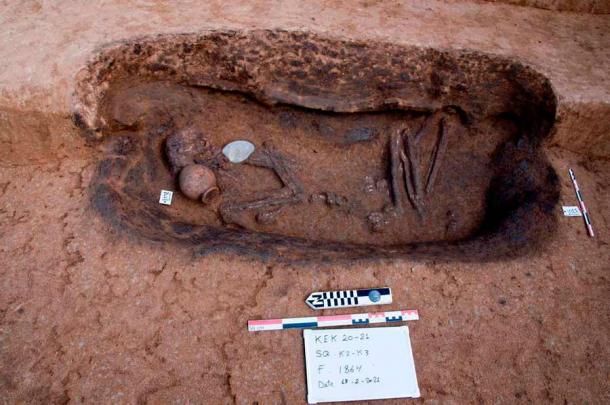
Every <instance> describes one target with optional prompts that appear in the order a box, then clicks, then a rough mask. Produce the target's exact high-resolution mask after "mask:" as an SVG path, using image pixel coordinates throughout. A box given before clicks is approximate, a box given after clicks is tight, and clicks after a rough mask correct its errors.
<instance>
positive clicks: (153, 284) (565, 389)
mask: <svg viewBox="0 0 610 405" xmlns="http://www.w3.org/2000/svg"><path fill="white" fill-rule="evenodd" d="M26 3H27V4H26ZM118 3H119V2H117V4H118ZM262 3H263V2H260V3H258V2H257V4H259V9H258V10H256V7H254V9H255V10H254V11H253V12H252V14H253V16H250V14H248V13H246V11H248V10H246V11H244V10H242V8H243V7H242V8H240V7H238V6H236V5H235V4H232V6H227V9H225V10H224V11H223V10H221V11H219V10H218V9H217V8H218V7H215V6H217V4H216V3H214V5H215V6H214V7H213V5H206V7H202V9H204V8H205V10H204V11H201V10H199V11H197V10H195V11H193V13H190V14H193V16H190V17H189V18H190V20H188V21H190V22H188V23H186V22H181V21H183V20H182V19H181V17H180V15H179V13H175V12H173V11H172V10H168V9H167V7H166V8H164V7H163V6H162V5H160V4H156V5H155V6H154V7H153V6H145V5H143V4H139V5H138V10H139V11H138V13H136V14H137V15H136V17H134V15H132V16H131V17H132V18H131V19H130V18H128V17H129V16H128V15H127V14H125V15H124V16H121V19H119V20H117V19H116V18H110V17H109V16H110V15H111V14H112V13H111V12H109V11H108V10H107V9H104V10H100V9H94V8H93V7H92V6H87V5H83V4H80V5H78V6H75V7H74V8H72V9H70V8H69V7H66V8H65V9H64V12H63V13H62V12H61V11H62V10H61V7H59V6H53V7H49V5H48V4H45V5H41V4H40V3H38V2H24V7H22V8H19V9H16V8H15V7H14V6H8V5H4V6H3V7H5V10H6V11H7V13H6V14H5V20H4V22H5V23H6V24H7V25H6V26H8V27H9V28H7V29H5V30H3V32H2V33H1V34H2V35H1V36H0V43H2V44H10V46H8V45H7V46H0V56H2V57H3V58H2V60H3V61H8V62H5V63H6V64H7V66H8V67H7V69H2V72H0V104H1V106H2V108H1V109H0V130H1V131H0V141H1V142H2V145H3V150H2V151H0V237H1V240H2V242H1V244H0V263H2V266H0V402H2V403H6V404H12V403H68V402H70V403H151V404H155V403H189V402H190V403H213V404H217V403H220V404H225V403H239V404H253V403H260V404H275V403H280V404H282V403H284V404H292V403H304V402H305V400H306V390H305V374H304V359H303V345H302V336H301V332H299V331H295V330H293V331H280V332H268V333H257V334H253V333H249V332H248V331H247V329H246V322H247V320H249V319H259V318H272V317H288V316H306V315H309V314H311V311H310V310H309V309H308V307H307V306H306V305H305V303H304V299H305V298H306V297H307V295H308V294H309V293H310V292H311V291H315V290H328V289H347V288H360V287H363V288H364V287H371V286H380V285H387V286H390V287H392V288H393V293H394V300H395V304H394V305H393V306H392V307H393V308H413V309H418V310H419V313H420V317H421V319H420V320H419V321H416V322H412V323H410V332H411V339H412V345H413V350H414V357H415V364H416V368H417V373H418V380H419V384H420V389H421V392H422V398H421V399H420V400H414V401H413V402H416V403H429V404H438V403H473V402H479V403H492V402H493V403H590V404H604V403H609V402H610V389H609V386H610V338H609V336H610V319H609V317H610V311H609V307H608V302H609V300H610V284H609V282H608V270H609V269H610V249H609V243H610V234H609V232H608V230H609V220H610V198H608V195H609V193H608V190H609V188H610V161H608V160H607V156H606V158H598V159H592V158H590V156H591V154H585V153H576V152H574V151H569V150H567V149H566V148H565V147H564V148H562V147H559V146H556V145H557V144H561V145H563V146H569V147H571V148H572V149H573V150H580V151H581V152H583V151H586V152H590V148H588V147H585V146H583V144H584V143H586V142H585V141H582V142H581V141H579V139H575V141H574V142H568V141H569V140H571V139H573V134H575V133H577V132H575V131H574V130H575V129H582V131H583V132H582V133H586V132H587V131H589V132H588V133H590V134H593V135H595V134H603V133H604V132H603V131H604V128H608V127H609V126H610V122H609V121H608V120H607V114H606V113H607V111H608V100H609V98H608V94H609V93H608V87H607V81H604V80H605V79H603V76H604V74H603V71H604V66H606V67H607V66H608V64H609V63H610V60H609V59H607V57H606V56H605V55H607V47H604V46H603V44H604V43H606V42H607V39H605V40H604V39H603V36H600V32H603V28H604V27H607V26H610V25H609V24H610V20H608V19H603V18H602V17H599V16H595V17H590V18H592V19H591V20H587V18H589V17H585V16H576V17H569V18H568V17H566V15H561V16H559V15H558V14H553V13H547V12H542V11H539V10H534V11H532V14H527V13H528V9H526V8H520V7H515V8H511V7H510V6H501V7H500V6H498V8H494V7H495V6H494V7H492V6H489V7H487V6H485V7H483V6H475V5H470V4H467V6H464V8H460V7H459V6H456V2H450V4H449V5H448V6H447V8H444V6H443V5H442V4H441V2H431V4H432V5H431V6H430V7H432V8H434V10H436V11H438V10H441V11H440V13H441V14H442V13H447V15H455V16H456V19H455V20H454V22H451V21H449V20H451V19H449V20H448V21H447V22H446V24H447V26H448V28H447V30H446V31H442V30H439V31H434V30H425V29H422V26H426V24H428V26H431V25H434V24H437V25H436V26H438V24H440V22H439V21H441V20H440V19H438V21H436V22H435V23H432V22H431V20H433V19H434V18H432V17H430V16H431V14H430V13H428V12H427V11H423V9H421V6H418V5H413V4H415V3H413V4H410V5H408V6H405V7H404V8H399V7H398V8H397V7H394V6H392V5H387V4H373V5H371V6H370V7H371V8H372V11H371V10H369V12H371V13H373V14H374V15H376V16H377V17H379V18H378V19H377V20H376V22H374V23H373V22H368V23H367V22H366V21H369V20H370V18H368V17H367V16H366V13H363V12H362V11H357V12H354V13H353V14H352V13H349V12H347V11H346V10H345V9H341V7H339V6H338V5H337V4H338V3H333V4H331V5H329V6H325V7H321V6H320V5H319V4H318V5H314V2H312V3H310V5H309V6H307V7H305V6H302V7H303V8H304V9H300V10H298V11H299V12H298V13H297V12H296V11H295V10H297V9H298V7H296V6H294V7H295V9H293V10H292V11H286V8H279V9H274V10H275V11H274V13H275V14H273V16H275V17H277V20H276V22H275V23H274V24H275V25H282V26H286V27H288V28H290V27H294V26H298V25H304V24H305V23H304V22H303V21H305V20H307V21H309V22H308V24H311V17H313V16H318V15H319V14H320V15H321V16H320V17H319V21H318V23H317V24H320V26H322V27H323V29H324V30H326V31H331V32H336V33H339V34H341V35H356V36H357V35H360V34H358V32H359V31H362V30H363V28H362V27H365V28H366V29H368V30H369V31H368V32H370V33H371V34H370V35H372V36H379V37H380V38H384V39H388V38H391V37H392V36H393V35H395V36H401V35H403V37H402V38H403V39H402V40H403V41H406V40H405V37H404V35H408V34H409V35H410V33H414V32H422V34H414V35H415V37H416V38H415V39H414V41H415V42H418V41H419V42H420V43H423V44H428V45H433V46H434V45H437V46H438V45H439V44H446V45H447V46H458V47H460V46H473V47H475V48H476V47H479V48H481V49H482V50H483V51H493V50H495V51H497V52H498V53H502V54H506V55H513V54H515V53H517V54H518V56H519V57H523V58H525V59H527V58H530V59H529V60H534V62H533V64H534V65H536V66H539V67H541V70H542V71H543V73H545V74H548V75H549V76H550V77H551V79H552V82H553V85H554V88H555V90H557V91H558V93H559V95H560V99H561V100H562V102H563V104H561V105H560V114H562V112H563V113H565V112H566V111H568V112H569V111H572V112H573V111H580V112H582V114H580V113H578V114H576V113H574V114H572V115H570V114H567V117H568V118H567V119H566V120H565V121H563V122H561V127H560V128H561V129H560V130H561V131H563V132H560V133H559V134H558V135H557V136H558V138H555V141H557V142H551V144H553V145H554V146H550V145H547V146H546V147H545V151H546V153H547V155H548V157H549V160H550V161H551V164H552V165H553V167H554V168H555V170H556V171H557V173H558V174H559V176H560V182H561V193H562V196H561V203H562V204H565V205H576V198H575V196H574V192H573V189H572V185H571V182H570V180H569V177H568V175H567V169H568V167H571V168H573V169H574V170H575V172H576V175H577V176H578V180H579V183H580V186H581V189H582V192H583V194H584V197H585V199H586V201H587V205H588V208H589V211H590V212H591V218H592V221H593V226H594V229H595V230H596V232H597V235H596V237H595V238H590V237H588V236H587V234H586V230H585V227H584V224H583V221H582V219H581V218H566V217H563V216H561V213H560V212H559V207H558V211H557V215H558V217H559V229H558V230H557V233H556V234H555V235H553V236H552V238H551V240H549V242H548V244H547V246H546V247H545V248H544V249H543V250H540V251H537V252H535V253H534V254H531V255H529V256H526V257H521V258H518V259H514V260H505V261H497V262H490V263H462V262H457V261H456V262H435V261H432V260H431V261H413V260H408V259H396V260H391V261H390V260H386V261H377V262H371V261H368V262H367V261H353V262H351V263H334V264H308V265H300V266H296V265H288V264H282V263H276V262H272V261H269V262H263V261H260V260H253V259H251V258H250V257H240V256H234V255H228V254H211V255H208V256H204V257H195V256H193V254H192V250H191V249H187V248H181V247H179V246H175V245H172V246H167V245H163V244H158V243H154V242H150V241H143V240H138V239H133V238H130V237H129V236H127V235H125V234H124V233H121V232H119V231H117V230H116V229H113V228H111V227H109V226H108V224H106V223H105V222H104V221H102V220H101V218H100V217H99V216H98V215H97V214H96V213H95V211H94V210H93V209H92V208H91V206H90V196H89V193H88V186H89V184H90V182H91V180H92V178H93V176H94V171H95V169H96V165H97V162H98V161H97V159H98V158H97V157H96V154H95V150H94V149H92V148H90V147H88V146H87V145H85V143H84V140H83V139H82V138H79V137H76V136H74V135H75V133H76V131H75V129H74V128H73V126H72V124H71V123H70V121H69V117H70V114H69V94H70V91H71V90H72V88H73V82H72V79H73V76H74V74H75V73H76V71H77V69H78V68H80V67H82V64H83V61H84V60H85V59H86V57H87V56H88V55H90V53H91V52H92V49H94V48H95V47H96V46H98V45H99V44H100V43H105V42H108V41H110V40H117V39H120V38H121V37H128V36H130V35H136V34H145V33H150V32H154V31H155V29H156V28H155V27H159V26H161V25H164V24H165V25H164V26H165V27H170V28H166V29H168V30H175V31H187V30H188V31H192V30H195V29H198V28H202V26H204V28H210V27H214V26H227V25H231V26H240V25H245V26H252V25H256V23H254V22H252V21H254V20H256V18H259V19H260V21H263V20H264V19H265V18H267V17H262V16H263V15H264V14H265V10H267V9H268V7H262V6H260V4H262ZM380 3H383V2H380ZM57 4H59V3H57ZM210 4H212V2H210ZM316 4H317V3H316ZM25 5H27V6H28V7H25ZM119 6H120V7H124V5H119ZM283 7H287V8H289V7H288V6H283ZM478 7H481V8H480V9H479V8H478ZM102 8H103V7H102ZM208 8H215V11H214V12H213V14H214V15H215V17H209V18H208V20H205V21H204V22H203V23H198V22H193V19H195V17H197V16H198V14H197V13H198V12H200V13H204V12H205V11H207V9H208ZM229 9H230V10H229ZM321 9H328V10H329V11H328V13H327V14H324V15H322V13H320V10H321ZM407 9H409V10H407ZM83 10H85V11H87V12H86V13H83V14H82V18H81V19H70V18H67V19H66V18H65V16H66V15H68V16H71V15H72V13H76V12H78V11H83ZM249 10H250V9H249ZM413 10H415V11H413ZM498 10H503V11H507V10H508V12H507V13H498ZM250 11H251V10H250ZM250 11H248V12H250ZM115 12H116V11H115ZM104 13H106V14H104ZM231 13H233V14H231ZM299 13H301V14H302V15H300V16H298V15H296V14H299ZM452 13H453V14H452ZM544 13H547V14H544ZM204 14H205V13H204ZM246 14H247V17H244V15H246ZM500 14H501V15H502V18H501V19H502V20H503V22H500V26H499V27H496V23H497V22H498V21H497V20H499V19H500V17H498V15H500ZM151 15H154V16H156V18H154V19H153V18H150V16H151ZM405 15H408V16H410V18H411V20H410V21H419V23H418V24H422V25H418V24H414V25H413V24H410V25H409V26H408V27H406V28H405V29H404V30H403V29H402V28H400V27H399V26H398V25H395V24H393V22H396V20H395V19H394V18H398V17H401V18H402V17H404V16H405ZM43 16H44V17H45V18H43ZM273 16H272V17H273ZM422 16H423V17H422ZM473 16H475V17H474V18H473ZM494 16H495V17H494ZM94 17H99V19H96V18H94ZM348 17H349V18H348ZM382 17H383V18H382ZM420 17H421V19H418V18H420ZM123 18H124V19H125V20H123ZM202 18H203V17H202ZM214 18H215V19H216V20H214ZM405 18H406V17H405ZM468 18H473V21H475V20H476V21H477V22H476V24H478V25H477V26H476V27H475V26H474V25H476V24H474V23H473V26H471V27H470V28H468V29H467V30H464V31H460V33H461V34H460V35H451V29H452V27H453V28H455V27H456V24H457V25H459V22H460V21H462V22H463V21H464V19H466V20H468ZM87 19H89V20H87ZM349 19H351V20H350V22H349V23H346V21H345V20H349ZM524 19H525V20H527V19H529V23H531V24H532V25H531V26H537V28H536V29H535V30H531V29H530V30H526V29H524V26H523V25H519V24H522V23H517V22H516V21H522V20H524ZM40 21H44V24H42V25H40V24H39V25H40V26H41V28H33V26H36V25H37V23H39V22H40ZM58 21H66V22H65V24H66V25H68V24H72V25H71V27H72V28H71V29H67V28H66V26H64V27H63V28H62V29H59V28H57V32H58V33H57V34H54V35H53V34H49V35H46V34H45V33H46V32H52V31H53V29H48V28H49V27H48V25H50V26H53V24H56V27H57V26H58V25H59V23H58ZM87 21H99V24H97V23H96V24H93V23H91V24H88V23H87ZM117 21H119V23H117ZM121 21H122V22H125V21H130V24H132V25H129V27H127V28H125V27H126V26H127V25H128V24H122V23H120V22H121ZM138 21H139V24H141V25H140V26H138V25H137V24H138ZM185 21H186V20H185ZM265 21H266V23H265V24H268V25H272V24H271V23H269V21H267V20H265ZM358 21H359V22H361V23H362V25H359V24H357V22H358ZM421 21H423V22H421ZM456 21H457V22H456ZM542 21H548V24H547V25H544V24H540V25H536V24H534V22H542ZM570 21H572V22H571V23H570ZM180 24H184V25H183V26H181V25H180ZM189 24H190V25H189ZM198 24H199V25H198ZM265 24H262V23H261V25H265ZM366 24H372V25H368V26H367V25H366ZM502 24H504V25H502ZM570 24H572V25H570ZM110 25H112V26H113V27H116V30H109V29H108V27H109V26H110ZM531 26H530V28H531ZM589 26H590V28H589V30H587V29H585V28H586V27H589ZM342 27H343V28H342ZM375 27H377V28H378V29H379V31H375V30H376V29H377V28H375ZM384 27H385V28H384ZM388 27H390V28H388ZM392 27H393V28H392ZM600 27H601V28H600ZM384 29H385V31H384ZM579 29H582V30H583V33H582V36H580V37H573V35H574V33H575V32H578V30H579ZM28 30H29V31H28ZM25 31H28V32H30V33H32V32H35V34H31V36H29V37H28V36H24V38H25V39H23V38H21V37H20V35H21V34H20V33H23V32H25ZM402 31H405V32H406V34H405V33H404V32H403V33H400V32H402ZM79 32H80V33H81V34H82V33H85V34H86V35H83V37H82V38H84V39H82V38H81V39H79V40H82V42H81V43H80V44H81V45H78V43H77V42H76V41H77V40H76V39H75V36H76V35H77V33H79ZM104 32H108V36H105V35H106V34H104ZM425 32H430V34H425ZM493 32H496V33H498V32H503V33H504V34H505V35H506V36H505V37H504V39H500V37H499V36H496V37H497V38H498V39H497V40H496V39H490V38H492V37H493V35H492V36H489V35H486V34H489V33H493ZM362 35H365V34H362ZM367 35H368V34H367ZM417 35H420V36H419V37H418V36H417ZM425 35H430V36H429V37H426V36H425ZM524 36H527V37H528V38H530V39H531V43H530V41H525V42H523V41H524ZM20 38H21V39H20ZM32 38H37V41H38V42H36V41H33V42H32V43H33V44H36V45H38V46H27V43H28V40H32ZM41 38H43V39H44V41H42V42H40V39H41ZM539 38H540V40H541V41H542V40H543V39H544V40H547V39H548V40H549V41H551V42H547V43H545V44H542V45H538V42H537V41H538V39H539ZM568 38H569V39H570V41H571V42H569V43H568V42H567V41H568V40H567V39H568ZM606 38H607V37H606ZM26 39H27V40H26ZM45 41H46V42H45ZM553 41H556V42H553ZM564 42H565V46H564V45H562V44H563V43H564ZM69 43H73V46H67V45H66V44H69ZM549 43H551V45H549ZM82 44H85V45H82ZM520 44H526V45H527V46H525V45H524V46H522V48H520V47H519V46H520ZM30 45H32V44H30ZM79 46H82V47H79ZM19 47H21V48H22V50H21V51H19V52H16V51H15V50H16V49H17V48H19ZM57 49H64V52H63V53H57V54H54V52H56V51H57ZM519 49H521V50H519ZM32 56H33V59H28V58H30V57H32ZM28 60H29V61H30V63H31V66H29V67H28V64H29V63H28V62H27V61H28ZM62 60H63V62H62ZM583 61H585V62H587V63H588V62H590V61H595V63H591V64H590V66H589V65H587V64H586V63H585V64H584V65H583V63H584V62H583ZM544 63H548V64H547V65H544ZM53 64H55V65H54V66H53ZM24 66H26V67H27V68H24ZM49 66H51V67H49ZM583 66H584V67H583ZM587 66H588V67H587ZM580 71H582V72H583V74H582V76H578V75H576V72H580ZM570 78H573V80H570ZM566 100H567V101H566ZM579 103H581V104H579ZM583 105H584V106H585V107H582V106H583ZM591 106H593V107H591ZM604 114H606V115H604ZM600 117H601V118H600ZM604 117H605V121H604ZM587 121H590V124H589V125H588V126H587V128H582V125H583V122H584V123H586V122H587ZM582 133H581V132H578V134H579V135H580V134H582ZM593 135H591V136H593ZM583 139H585V137H584V136H583ZM586 139H593V138H591V137H586ZM597 139H598V140H599V141H600V143H599V144H600V145H609V143H608V139H609V138H608V137H607V135H606V137H605V138H603V139H602V138H597ZM579 142H581V143H579ZM603 150H605V149H603V148H602V151H603ZM594 154H595V155H597V156H599V155H603V153H599V151H598V152H597V153H594ZM339 312H351V311H349V310H345V311H335V312H333V313H339ZM327 313H329V312H327ZM382 403H388V404H389V403H404V401H385V402H382Z"/></svg>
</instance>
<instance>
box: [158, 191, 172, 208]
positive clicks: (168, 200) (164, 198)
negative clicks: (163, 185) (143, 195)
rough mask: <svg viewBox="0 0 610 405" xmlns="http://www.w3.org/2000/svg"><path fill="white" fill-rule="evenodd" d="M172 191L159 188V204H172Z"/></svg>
mask: <svg viewBox="0 0 610 405" xmlns="http://www.w3.org/2000/svg"><path fill="white" fill-rule="evenodd" d="M173 196H174V193H173V192H172V191H168V190H161V196H159V204H163V205H172V197H173Z"/></svg>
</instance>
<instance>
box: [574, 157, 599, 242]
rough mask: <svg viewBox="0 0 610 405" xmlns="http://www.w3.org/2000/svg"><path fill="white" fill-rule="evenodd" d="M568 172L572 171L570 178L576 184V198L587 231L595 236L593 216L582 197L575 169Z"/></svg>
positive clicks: (591, 235)
mask: <svg viewBox="0 0 610 405" xmlns="http://www.w3.org/2000/svg"><path fill="white" fill-rule="evenodd" d="M568 172H569V173H570V178H571V179H572V184H573V185H574V191H575V192H576V198H577V199H578V204H579V205H580V210H581V211H582V216H583V217H584V218H585V225H586V226H587V232H588V233H589V236H590V237H594V236H595V234H594V233H593V225H591V218H589V211H587V207H586V206H585V200H584V199H583V198H582V194H581V192H580V187H578V182H577V181H576V175H574V171H573V170H572V169H568Z"/></svg>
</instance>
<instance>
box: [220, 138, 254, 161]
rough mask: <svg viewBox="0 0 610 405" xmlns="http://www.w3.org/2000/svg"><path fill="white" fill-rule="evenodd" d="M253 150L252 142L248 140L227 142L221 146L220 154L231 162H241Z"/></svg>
mask: <svg viewBox="0 0 610 405" xmlns="http://www.w3.org/2000/svg"><path fill="white" fill-rule="evenodd" d="M252 152H254V144H253V143H252V142H248V141H233V142H229V143H228V144H226V145H225V146H224V148H222V154H223V155H225V156H226V157H227V159H229V161H231V162H232V163H241V162H243V161H244V160H246V159H248V158H249V157H250V155H251V154H252Z"/></svg>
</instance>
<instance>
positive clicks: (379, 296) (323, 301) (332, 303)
mask: <svg viewBox="0 0 610 405" xmlns="http://www.w3.org/2000/svg"><path fill="white" fill-rule="evenodd" d="M305 302H306V303H307V305H309V306H310V307H311V308H312V309H329V308H348V307H364V306H367V305H383V304H391V303H392V290H391V289H390V288H388V287H383V288H366V289H362V290H341V291H325V292H313V293H311V294H309V297H307V299H306V300H305Z"/></svg>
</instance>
